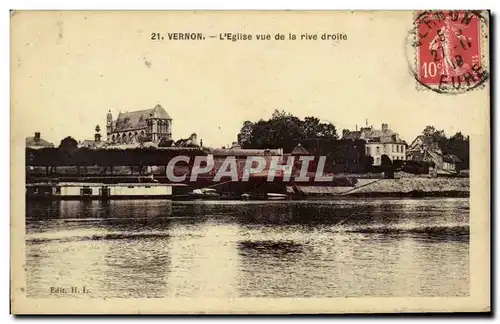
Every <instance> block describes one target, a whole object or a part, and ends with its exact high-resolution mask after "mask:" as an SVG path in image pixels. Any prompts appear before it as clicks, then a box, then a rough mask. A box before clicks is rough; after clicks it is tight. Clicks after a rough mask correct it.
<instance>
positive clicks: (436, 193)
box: [288, 178, 470, 198]
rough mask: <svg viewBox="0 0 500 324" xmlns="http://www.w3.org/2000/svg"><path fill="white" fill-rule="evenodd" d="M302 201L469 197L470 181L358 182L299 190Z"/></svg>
mask: <svg viewBox="0 0 500 324" xmlns="http://www.w3.org/2000/svg"><path fill="white" fill-rule="evenodd" d="M291 190H293V192H294V193H293V194H294V195H295V196H300V197H311V198H313V197H321V196H323V197H334V196H338V197H468V196H469V192H470V184H469V179H468V178H434V179H432V178H401V179H358V182H357V183H356V185H355V186H353V187H328V186H326V187H316V186H296V187H295V188H289V189H288V191H289V192H290V193H292V192H291Z"/></svg>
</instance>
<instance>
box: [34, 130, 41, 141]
mask: <svg viewBox="0 0 500 324" xmlns="http://www.w3.org/2000/svg"><path fill="white" fill-rule="evenodd" d="M35 142H40V132H35Z"/></svg>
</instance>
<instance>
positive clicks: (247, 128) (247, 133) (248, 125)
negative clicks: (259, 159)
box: [238, 120, 253, 146]
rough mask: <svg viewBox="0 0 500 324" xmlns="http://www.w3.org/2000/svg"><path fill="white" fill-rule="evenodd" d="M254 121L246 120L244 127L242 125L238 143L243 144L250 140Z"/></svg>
mask: <svg viewBox="0 0 500 324" xmlns="http://www.w3.org/2000/svg"><path fill="white" fill-rule="evenodd" d="M252 129H253V123H252V122H251V121H248V120H247V121H245V122H244V123H243V127H241V130H240V133H239V134H238V144H240V145H241V146H243V145H244V144H245V143H248V142H250V138H251V136H252Z"/></svg>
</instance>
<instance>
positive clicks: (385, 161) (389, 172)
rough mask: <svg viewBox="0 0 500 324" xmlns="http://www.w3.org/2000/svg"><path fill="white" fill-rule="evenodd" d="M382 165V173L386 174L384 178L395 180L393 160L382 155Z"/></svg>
mask: <svg viewBox="0 0 500 324" xmlns="http://www.w3.org/2000/svg"><path fill="white" fill-rule="evenodd" d="M380 165H381V169H382V172H384V177H385V178H388V179H394V169H393V168H392V161H391V158H390V157H389V156H387V155H386V154H384V155H382V158H381V160H380Z"/></svg>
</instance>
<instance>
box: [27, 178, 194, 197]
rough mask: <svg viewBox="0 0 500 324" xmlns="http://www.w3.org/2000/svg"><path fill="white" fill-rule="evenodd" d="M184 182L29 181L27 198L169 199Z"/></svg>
mask: <svg viewBox="0 0 500 324" xmlns="http://www.w3.org/2000/svg"><path fill="white" fill-rule="evenodd" d="M178 186H182V187H183V186H185V185H183V184H161V183H116V184H105V183H77V182H68V183H64V182H59V183H28V184H26V198H27V199H55V200H58V199H60V200H85V199H90V200H109V199H169V198H171V197H172V190H173V187H178Z"/></svg>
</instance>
